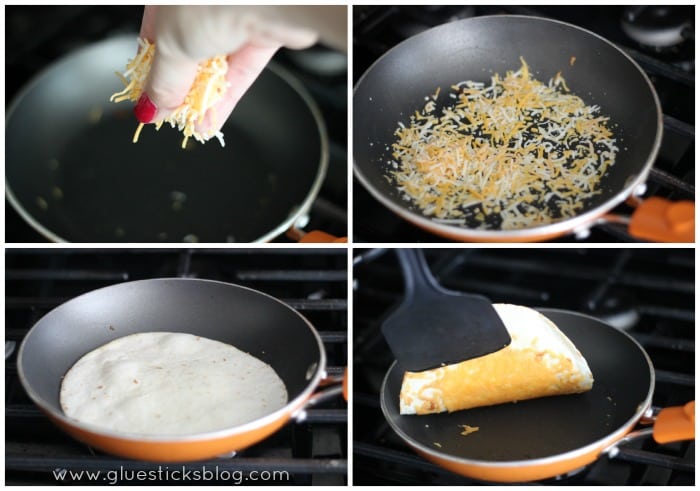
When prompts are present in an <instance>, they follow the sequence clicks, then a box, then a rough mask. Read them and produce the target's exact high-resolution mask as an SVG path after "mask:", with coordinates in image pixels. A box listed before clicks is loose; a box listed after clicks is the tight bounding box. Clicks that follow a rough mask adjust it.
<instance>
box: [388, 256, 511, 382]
mask: <svg viewBox="0 0 700 491" xmlns="http://www.w3.org/2000/svg"><path fill="white" fill-rule="evenodd" d="M396 254H397V255H398V257H399V262H400V264H401V269H402V270H403V275H404V281H405V285H406V286H405V298H404V301H403V302H402V303H401V305H400V306H399V307H398V308H397V309H396V310H395V311H394V312H393V313H392V314H391V315H390V316H389V317H388V318H387V319H386V320H385V321H384V324H383V325H382V332H383V333H384V337H385V338H386V340H387V342H388V343H389V347H390V348H391V351H392V352H393V354H394V356H395V357H396V360H397V361H398V363H399V364H400V365H401V366H402V367H403V369H404V370H408V371H412V372H419V371H422V370H428V369H431V368H436V367H439V366H442V365H449V364H452V363H458V362H460V361H464V360H469V359H471V358H477V357H479V356H483V355H487V354H489V353H493V352H495V351H498V350H500V349H502V348H504V347H505V346H507V345H508V344H510V335H509V334H508V331H507V330H506V327H505V325H504V324H503V321H502V320H501V318H500V317H499V316H498V313H496V310H495V309H494V308H493V305H491V302H489V300H488V299H487V298H485V297H483V296H481V295H468V294H465V293H461V292H455V291H450V290H446V289H444V288H443V287H441V286H440V285H439V284H438V282H437V280H436V279H435V277H433V275H432V274H431V272H430V269H429V268H428V263H427V262H426V261H425V257H424V256H423V252H422V251H421V250H420V249H396Z"/></svg>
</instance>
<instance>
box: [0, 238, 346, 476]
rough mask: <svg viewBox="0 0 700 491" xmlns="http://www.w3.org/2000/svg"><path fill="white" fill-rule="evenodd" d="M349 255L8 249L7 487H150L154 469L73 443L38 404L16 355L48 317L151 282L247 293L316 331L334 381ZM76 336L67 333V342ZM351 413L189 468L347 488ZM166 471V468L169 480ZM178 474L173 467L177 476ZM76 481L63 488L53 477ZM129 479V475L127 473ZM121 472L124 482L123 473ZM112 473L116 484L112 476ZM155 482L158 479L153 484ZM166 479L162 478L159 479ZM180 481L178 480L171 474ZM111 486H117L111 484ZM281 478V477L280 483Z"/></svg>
mask: <svg viewBox="0 0 700 491" xmlns="http://www.w3.org/2000/svg"><path fill="white" fill-rule="evenodd" d="M346 254H347V253H346V251H345V250H344V249H333V250H329V249H277V248H275V249H271V250H261V249H255V250H248V249H146V250H143V249H130V250H121V249H100V250H93V249H51V250H47V249H35V250H32V249H9V250H8V251H7V252H6V256H5V270H6V271H5V479H6V482H7V484H54V485H55V484H90V483H95V482H94V481H91V480H90V479H89V478H88V477H87V475H86V474H83V475H82V479H80V478H78V477H77V476H78V475H79V473H80V472H81V471H91V472H93V471H100V472H102V474H101V476H102V481H101V482H98V483H97V484H105V483H109V481H108V480H111V479H112V477H118V476H123V477H122V478H121V479H118V481H119V483H120V484H148V483H151V484H153V483H156V482H160V481H159V480H158V479H147V480H141V481H138V480H135V479H134V472H136V471H155V470H156V469H158V468H157V467H156V465H155V464H149V463H147V462H139V461H134V460H129V459H122V458H118V457H112V456H110V455H106V454H104V453H102V452H100V451H97V450H95V449H92V448H90V447H88V446H87V445H84V444H82V443H79V442H77V441H76V440H73V439H72V438H71V437H69V436H67V435H66V434H65V433H63V432H62V431H60V430H59V429H58V428H57V427H56V426H54V425H53V424H52V423H51V422H50V421H49V420H48V418H47V417H46V416H45V415H44V414H43V413H42V412H41V411H40V410H39V409H38V408H37V407H36V406H34V404H33V403H32V402H31V400H30V399H29V398H28V396H27V395H26V393H25V391H24V389H23V387H22V385H21V384H20V381H19V378H18V375H17V363H16V362H17V351H18V349H19V345H20V343H21V342H22V339H23V338H24V336H25V335H26V334H27V332H28V331H29V329H30V328H31V327H32V325H33V324H34V323H35V322H36V321H37V320H38V319H39V318H40V317H42V316H43V315H44V314H45V313H47V312H48V311H49V310H51V309H53V308H54V307H56V306H58V305H60V304H61V303H63V302H64V301H67V300H69V299H71V298H73V297H76V296H78V295H80V294H82V293H85V292H88V291H92V290H94V289H97V288H100V287H103V286H108V285H112V284H115V283H120V282H123V281H131V280H138V279H146V278H163V277H189V278H205V279H213V280H220V281H225V282H229V283H235V284H239V285H243V286H246V287H249V288H253V289H256V290H259V291H262V292H264V293H267V294H269V295H272V296H274V297H276V298H279V299H280V300H282V301H284V302H286V303H287V304H289V305H290V306H292V307H293V308H295V309H296V310H298V311H299V312H300V313H301V314H302V315H304V317H306V318H307V319H308V320H309V321H310V322H311V324H312V325H313V326H314V327H315V328H316V329H317V330H318V332H319V334H320V336H321V339H322V341H323V344H324V347H325V349H326V354H327V357H328V370H327V371H328V373H329V375H333V376H339V375H342V374H343V370H344V367H345V366H347V356H348V355H347V353H348V342H347V259H346V257H347V256H346ZM66 335H67V336H70V332H67V333H66ZM347 443H348V442H347V404H346V403H345V401H343V400H342V398H337V399H334V400H331V401H328V402H325V403H323V404H321V405H319V406H317V407H314V408H312V409H309V410H308V418H307V419H306V420H305V421H304V422H303V423H289V424H287V425H286V426H284V427H283V428H282V429H281V430H280V431H278V432H277V433H275V434H274V435H272V436H271V437H270V438H267V439H265V440H263V441H261V442H259V443H257V444H255V445H253V446H251V447H249V448H248V449H245V450H243V451H241V452H239V454H238V455H236V456H234V457H229V458H221V459H211V460H208V461H206V462H203V463H193V464H190V465H188V467H187V468H188V469H190V471H193V470H197V469H200V473H201V472H202V471H201V469H202V468H206V469H209V470H212V471H213V470H215V469H216V468H218V469H220V471H227V472H229V473H235V474H233V475H235V476H238V475H240V476H250V475H251V473H257V474H256V476H258V477H259V476H261V474H260V473H261V472H263V471H268V472H273V471H280V472H282V473H283V474H277V475H276V476H277V478H276V479H274V480H268V481H266V482H263V481H259V482H257V483H256V482H253V481H251V480H250V479H247V478H246V481H245V482H246V484H267V485H270V484H298V485H310V484H338V485H343V484H346V483H347ZM166 467H167V465H164V466H162V471H163V472H164V471H165V470H167V469H166ZM176 469H179V467H178V466H177V465H171V466H170V470H176ZM62 470H65V471H71V472H73V475H72V476H73V477H71V475H70V474H69V475H67V477H64V478H63V479H56V477H55V476H54V471H56V472H57V473H60V472H61V471H62ZM122 471H123V472H122ZM120 472H121V473H120ZM108 473H111V474H108ZM153 475H156V474H153ZM163 475H165V474H163V473H161V476H163ZM173 475H174V476H175V477H176V479H177V478H178V477H179V475H178V474H173ZM219 475H220V476H222V479H219V480H216V479H214V480H211V479H210V480H207V482H204V481H202V480H199V481H197V480H192V481H190V482H184V481H183V480H182V479H180V480H179V482H178V481H177V480H171V481H170V482H169V483H170V484H190V485H201V484H225V485H231V484H234V482H232V479H226V476H225V475H224V474H223V472H220V474H219ZM110 476H112V477H110ZM273 477H274V476H273Z"/></svg>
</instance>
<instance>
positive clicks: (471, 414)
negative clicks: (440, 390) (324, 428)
mask: <svg viewBox="0 0 700 491" xmlns="http://www.w3.org/2000/svg"><path fill="white" fill-rule="evenodd" d="M539 310H540V312H542V313H543V314H544V315H545V316H547V317H548V318H549V319H550V320H552V321H553V322H554V323H555V324H556V325H557V326H558V327H559V328H560V329H561V330H562V331H563V332H564V334H566V336H567V337H569V339H571V341H572V342H573V343H574V344H575V345H576V347H577V348H578V349H579V351H580V352H581V353H582V354H583V356H584V358H585V359H586V361H587V362H588V365H589V367H590V368H591V371H592V372H593V378H594V380H595V381H594V383H593V389H592V390H591V391H589V392H585V393H583V394H575V395H568V396H555V397H545V398H540V399H533V400H528V401H520V402H517V403H515V404H501V405H497V406H489V407H481V408H475V409H469V410H466V411H456V412H454V413H443V414H433V415H426V416H415V415H404V416H402V415H400V414H399V393H400V390H401V380H402V377H403V370H401V369H400V368H399V367H398V365H397V364H396V363H394V364H393V365H392V366H391V368H390V369H389V371H388V373H387V375H386V377H385V379H384V383H383V385H382V389H381V396H380V397H381V407H382V411H383V412H384V415H385V417H386V419H387V421H388V422H389V424H390V425H391V427H392V428H393V429H394V431H396V433H398V435H399V436H400V437H401V438H402V439H403V440H404V441H405V442H406V443H407V444H408V445H409V446H411V447H412V448H413V449H414V450H416V451H417V452H418V453H419V454H421V455H423V456H424V457H425V458H427V459H428V460H431V461H433V462H434V463H436V464H438V465H440V466H442V467H444V468H446V469H449V470H451V471H453V472H456V473H459V474H462V475H464V476H468V477H472V478H476V479H482V480H488V481H499V482H520V481H532V480H539V479H546V478H551V477H555V476H559V475H564V474H567V473H568V472H571V471H573V470H576V469H578V468H581V467H584V466H585V465H587V464H589V463H591V462H593V461H594V460H596V459H597V458H598V457H599V456H601V455H602V454H608V455H609V456H611V457H612V456H614V455H615V453H616V448H617V445H618V444H620V443H622V441H623V439H624V438H630V437H631V436H632V434H629V432H630V431H631V430H632V428H633V427H634V426H635V425H636V424H637V423H638V422H640V420H642V419H643V418H644V417H646V416H648V412H649V410H650V407H651V399H652V394H653V392H654V367H653V366H652V363H651V360H650V359H649V356H648V355H647V354H646V353H645V351H644V349H643V348H642V347H641V346H640V345H639V344H638V343H637V342H636V341H635V340H634V339H632V338H631V337H630V336H629V335H627V334H626V333H624V332H622V331H618V330H616V329H615V328H613V327H611V326H609V325H607V324H605V323H603V322H601V321H599V320H597V319H594V318H593V317H588V316H585V315H582V314H578V313H574V312H568V311H564V310H554V309H539ZM460 425H469V426H473V427H478V428H479V431H476V432H474V433H471V434H469V435H467V436H463V435H461V434H460V432H461V429H460ZM648 433H649V431H647V430H642V435H646V434H648ZM628 434H629V435H628ZM625 435H628V436H627V437H625ZM640 436H641V435H640ZM653 436H654V438H655V439H656V440H657V442H659V443H665V442H669V441H676V440H684V439H692V438H694V437H695V428H694V403H689V405H687V407H686V408H684V409H679V408H667V409H664V410H662V412H661V413H660V414H659V415H658V416H657V419H656V424H655V425H654V428H653Z"/></svg>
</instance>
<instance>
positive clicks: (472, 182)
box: [387, 58, 618, 230]
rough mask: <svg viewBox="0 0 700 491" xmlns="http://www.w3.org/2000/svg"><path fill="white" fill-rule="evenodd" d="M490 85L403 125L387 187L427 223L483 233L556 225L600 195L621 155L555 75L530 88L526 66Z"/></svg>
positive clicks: (591, 112)
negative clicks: (392, 187)
mask: <svg viewBox="0 0 700 491" xmlns="http://www.w3.org/2000/svg"><path fill="white" fill-rule="evenodd" d="M520 61H521V63H522V66H521V67H520V69H519V70H518V71H515V72H512V71H509V72H507V73H506V75H505V77H503V78H501V77H500V76H499V75H498V74H495V75H494V76H493V77H492V78H491V84H490V85H488V86H487V85H486V84H483V83H478V82H472V81H465V82H460V83H458V84H456V85H454V86H452V91H451V92H450V93H449V97H450V98H451V101H450V104H449V105H447V106H446V107H444V108H443V109H442V110H441V114H440V115H436V114H435V112H436V109H437V108H436V101H437V97H438V95H439V90H440V89H439V88H438V91H437V92H435V93H434V94H432V95H431V96H429V97H426V100H427V101H428V102H427V103H426V105H425V107H424V108H423V110H422V111H420V112H419V111H416V112H415V114H414V115H412V116H411V117H410V124H409V125H404V124H403V123H401V122H399V127H398V128H397V130H396V131H395V133H394V134H395V136H396V137H397V140H396V141H395V143H393V145H392V150H393V152H392V156H393V160H390V161H389V176H387V179H389V181H390V182H393V183H395V185H396V186H398V189H399V190H400V191H401V193H402V196H403V198H404V199H405V200H407V201H410V202H412V203H413V204H414V205H415V206H417V207H418V208H419V209H420V210H421V211H422V212H423V213H424V214H425V215H427V216H430V217H431V218H433V220H435V221H438V222H441V223H448V224H456V225H463V226H468V227H471V228H478V229H489V230H515V229H522V228H530V227H534V226H538V225H544V224H548V223H553V222H555V221H559V220H563V219H566V218H570V217H573V216H575V215H576V214H577V213H579V212H580V211H581V210H582V208H583V207H584V206H585V203H586V202H587V201H588V200H590V198H592V197H593V196H595V195H596V194H599V193H600V192H601V191H600V190H599V184H600V179H601V177H602V176H603V175H604V174H605V172H606V171H607V169H608V168H609V167H610V166H611V165H613V164H614V162H615V156H616V153H617V151H618V148H617V147H616V146H615V143H616V141H615V139H614V138H613V135H612V132H611V131H610V129H608V127H607V122H608V119H609V118H607V117H603V116H600V115H599V112H600V108H599V107H598V106H587V105H586V104H585V103H584V102H583V100H581V99H580V98H579V97H577V96H575V95H572V94H570V93H569V89H568V87H567V86H566V82H565V81H564V79H563V78H562V77H561V74H557V76H556V77H554V78H553V79H552V80H550V81H549V83H548V84H544V83H542V82H539V81H537V80H535V79H534V78H533V77H532V76H531V74H530V71H529V68H528V65H527V64H526V62H525V60H523V59H522V58H521V59H520Z"/></svg>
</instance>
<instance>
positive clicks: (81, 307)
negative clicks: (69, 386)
mask: <svg viewBox="0 0 700 491" xmlns="http://www.w3.org/2000/svg"><path fill="white" fill-rule="evenodd" d="M148 331H167V332H185V333H189V334H194V335H199V336H203V337H206V338H210V339H214V340H217V341H221V342H224V343H228V344H232V345H233V346H235V347H237V348H239V349H241V350H243V351H246V352H248V353H250V354H251V355H253V356H255V357H257V358H259V359H261V360H263V361H264V362H266V363H268V364H270V365H271V366H272V368H274V369H275V371H276V372H277V373H278V374H279V376H280V377H281V378H282V380H283V381H284V383H285V386H286V387H287V392H288V394H289V399H290V401H291V400H293V399H294V398H295V397H297V396H299V395H300V394H301V393H302V392H304V391H305V390H306V389H307V388H308V387H309V384H310V383H311V381H312V380H313V379H318V377H319V373H320V372H321V371H323V370H324V369H325V354H324V352H323V348H322V344H321V341H320V338H319V337H318V334H317V333H316V332H315V330H314V329H313V327H312V326H311V325H310V324H309V323H308V321H306V320H305V319H304V318H303V317H302V316H301V315H299V314H298V313H297V312H295V311H294V310H292V309H291V308H290V307H288V306H286V305H285V304H283V303H281V302H279V301H278V300H276V299H273V298H272V297H269V296H267V295H265V294H263V293H260V292H257V291H255V290H251V289H248V288H244V287H239V286H236V285H230V284H227V283H221V282H216V281H207V280H195V279H156V280H144V281H135V282H128V283H122V284H118V285H115V286H111V287H107V288H102V289H99V290H95V291H93V292H90V293H87V294H85V295H82V296H80V297H77V298H75V299H73V300H70V301H68V302H67V303H65V304H63V305H61V306H59V307H57V308H56V309H54V310H52V311H51V312H49V313H48V314H47V315H46V316H44V317H43V318H42V319H41V320H39V322H38V323H37V324H36V325H35V326H34V327H33V328H32V330H31V331H30V333H29V334H28V335H27V337H26V338H25V340H24V342H23V344H22V348H21V351H20V355H19V360H18V367H19V371H20V374H21V376H22V377H23V381H24V383H25V387H26V388H27V390H28V392H30V394H31V395H33V396H34V398H35V400H36V399H37V398H38V399H39V400H40V401H41V403H42V405H43V406H44V407H45V408H49V409H50V410H52V411H55V412H57V413H59V414H60V413H61V409H60V406H59V399H58V396H59V389H60V384H61V380H62V377H63V375H64V374H65V373H66V372H67V371H68V369H69V368H70V367H71V366H72V365H73V364H74V363H75V362H76V361H77V360H78V359H79V358H81V357H82V356H83V355H85V354H86V353H88V352H89V351H92V350H94V349H95V348H97V347H99V346H101V345H103V344H105V343H107V342H109V341H111V340H113V339H116V338H119V337H122V336H126V335H128V334H132V333H137V332H148Z"/></svg>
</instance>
